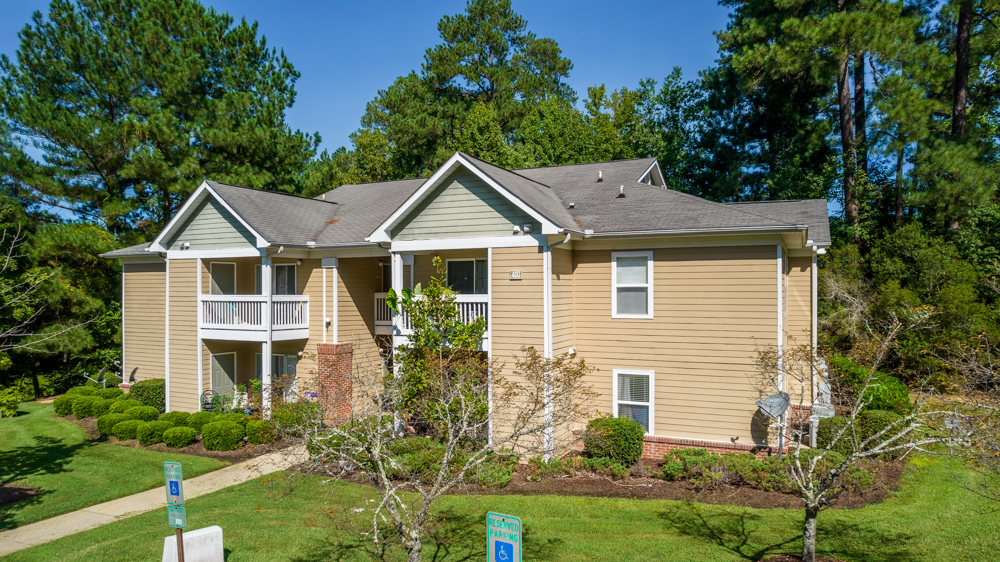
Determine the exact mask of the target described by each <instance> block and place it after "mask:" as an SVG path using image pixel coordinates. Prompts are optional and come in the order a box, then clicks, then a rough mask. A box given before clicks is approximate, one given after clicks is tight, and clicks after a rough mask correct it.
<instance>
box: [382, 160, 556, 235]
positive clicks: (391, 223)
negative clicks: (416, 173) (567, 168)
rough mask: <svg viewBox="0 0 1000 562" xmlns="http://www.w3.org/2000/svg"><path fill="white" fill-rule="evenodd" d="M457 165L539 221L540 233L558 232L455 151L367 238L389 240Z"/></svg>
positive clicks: (552, 224)
mask: <svg viewBox="0 0 1000 562" xmlns="http://www.w3.org/2000/svg"><path fill="white" fill-rule="evenodd" d="M459 166H463V167H465V169H467V170H469V171H470V172H472V173H473V174H475V175H476V176H477V177H479V179H481V180H483V181H484V182H486V185H489V186H490V187H491V188H493V189H494V190H495V191H496V192H497V193H499V194H500V195H503V196H504V197H505V198H506V199H507V200H508V201H510V202H511V203H513V204H514V206H516V207H517V208H518V209H520V210H521V211H524V213H526V214H527V215H529V216H530V217H531V218H533V219H535V220H536V221H538V222H540V223H541V224H542V234H559V232H560V228H559V227H558V226H557V225H556V224H555V223H553V222H552V221H550V220H549V219H547V218H545V217H544V216H542V215H541V214H540V213H539V212H538V211H536V210H535V209H533V208H532V207H530V206H529V205H528V204H527V203H525V202H524V201H522V200H521V199H520V198H518V197H516V196H515V195H514V194H513V193H511V192H510V191H508V190H507V189H506V188H505V187H503V186H502V185H500V184H499V183H497V182H496V181H494V180H493V178H491V177H490V176H489V175H487V174H486V173H485V172H483V171H482V170H480V169H479V168H478V167H477V166H476V165H475V164H473V163H471V162H469V161H468V160H467V159H465V158H463V157H462V155H461V154H459V153H457V152H456V153H455V154H453V155H452V157H451V158H449V159H448V161H447V162H445V163H444V164H442V165H441V167H440V168H438V170H437V171H436V172H434V175H432V176H431V177H430V178H428V179H427V181H425V182H424V183H423V184H422V185H421V186H420V188H419V189H417V191H416V192H414V194H413V195H411V196H410V198H409V199H407V200H406V202H405V203H403V205H402V206H400V207H399V208H398V209H396V212H395V213H393V214H392V215H391V216H389V218H388V219H386V220H385V222H383V223H382V224H380V225H379V226H378V228H376V229H375V231H374V232H373V233H372V235H371V236H370V237H369V238H368V240H369V241H371V242H391V241H392V236H391V235H390V232H391V231H392V229H393V228H395V227H396V226H398V225H399V223H401V222H402V221H403V219H405V218H406V216H407V214H408V213H409V211H410V210H411V209H412V208H413V207H414V206H416V205H418V204H419V203H420V202H421V201H423V200H424V199H426V198H427V197H428V196H429V195H430V194H431V192H433V190H434V188H436V187H437V186H439V185H440V184H441V182H442V181H443V180H444V178H445V177H447V176H448V174H450V173H451V172H453V171H454V170H455V169H456V168H458V167H459Z"/></svg>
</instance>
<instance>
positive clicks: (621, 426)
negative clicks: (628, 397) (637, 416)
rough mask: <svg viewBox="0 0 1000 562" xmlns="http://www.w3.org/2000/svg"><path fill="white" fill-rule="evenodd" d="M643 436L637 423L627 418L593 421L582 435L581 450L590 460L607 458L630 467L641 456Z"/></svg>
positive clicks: (643, 431)
mask: <svg viewBox="0 0 1000 562" xmlns="http://www.w3.org/2000/svg"><path fill="white" fill-rule="evenodd" d="M645 434H646V432H645V430H644V429H642V425H641V424H640V423H639V422H636V421H632V420H630V419H627V418H597V419H593V420H590V423H588V424H587V431H585V432H584V434H583V450H584V453H586V455H587V456H588V457H590V458H609V459H613V460H615V461H618V462H620V463H621V464H622V465H624V466H626V467H630V466H632V465H634V464H635V463H637V462H639V457H641V456H642V439H643V437H644V436H645Z"/></svg>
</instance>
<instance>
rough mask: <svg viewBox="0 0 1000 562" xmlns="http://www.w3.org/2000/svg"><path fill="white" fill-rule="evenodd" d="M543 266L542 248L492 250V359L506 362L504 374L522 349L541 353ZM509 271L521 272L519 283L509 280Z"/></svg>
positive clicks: (511, 366) (512, 365)
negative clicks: (526, 346)
mask: <svg viewBox="0 0 1000 562" xmlns="http://www.w3.org/2000/svg"><path fill="white" fill-rule="evenodd" d="M542 265H543V264H542V250H541V248H537V247H535V248H494V249H493V267H492V270H491V273H492V278H491V279H490V291H491V295H490V299H491V301H492V303H493V317H492V318H491V319H490V337H491V339H492V341H491V342H490V345H491V350H492V355H493V358H495V359H497V360H499V361H500V362H503V363H506V367H505V368H504V372H505V374H507V375H509V374H510V372H511V371H512V370H513V368H514V362H513V359H512V357H513V355H514V354H515V353H519V352H520V349H521V346H523V345H533V346H535V349H537V350H538V352H539V353H541V352H542V348H543V345H544V335H543V333H542V329H543V326H542V307H543V306H544V294H543V292H544V281H543V277H542V274H543V268H542ZM511 270H520V271H521V280H519V281H511V280H510V271H511Z"/></svg>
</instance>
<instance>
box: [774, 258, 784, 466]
mask: <svg viewBox="0 0 1000 562" xmlns="http://www.w3.org/2000/svg"><path fill="white" fill-rule="evenodd" d="M777 246H778V259H777V266H776V269H777V279H778V392H784V391H785V373H784V367H785V365H784V351H785V350H784V340H785V318H784V316H785V315H784V312H785V302H784V299H785V295H784V292H783V289H784V277H785V261H784V258H783V256H782V253H781V250H782V248H781V243H778V245H777ZM784 441H785V414H782V415H781V417H780V418H779V419H778V460H779V461H780V460H781V459H782V456H783V450H782V449H783V446H784Z"/></svg>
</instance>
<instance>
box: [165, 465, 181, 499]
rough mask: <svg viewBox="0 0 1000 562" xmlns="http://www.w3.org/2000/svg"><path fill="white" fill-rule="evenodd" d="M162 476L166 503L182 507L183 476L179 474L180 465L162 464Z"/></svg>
mask: <svg viewBox="0 0 1000 562" xmlns="http://www.w3.org/2000/svg"><path fill="white" fill-rule="evenodd" d="M163 476H164V479H165V480H166V482H167V503H168V504H170V505H184V476H183V475H182V474H181V463H179V462H165V463H163Z"/></svg>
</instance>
